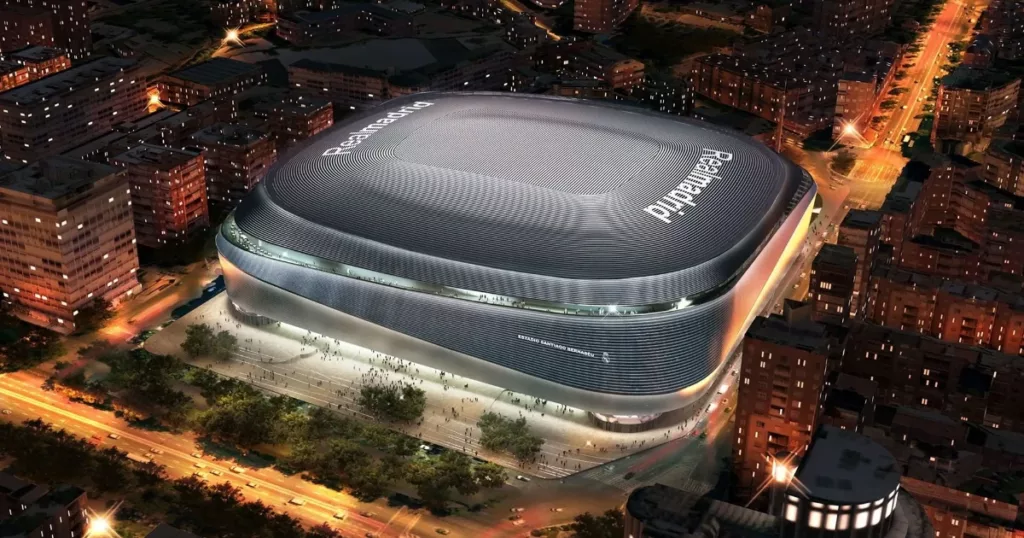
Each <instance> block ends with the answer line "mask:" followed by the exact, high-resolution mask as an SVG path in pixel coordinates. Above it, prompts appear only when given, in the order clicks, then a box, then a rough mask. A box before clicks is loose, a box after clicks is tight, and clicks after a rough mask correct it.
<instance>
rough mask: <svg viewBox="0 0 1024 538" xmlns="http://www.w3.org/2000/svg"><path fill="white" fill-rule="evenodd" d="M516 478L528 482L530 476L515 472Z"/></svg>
mask: <svg viewBox="0 0 1024 538" xmlns="http://www.w3.org/2000/svg"><path fill="white" fill-rule="evenodd" d="M516 480H522V481H523V482H529V481H530V477H528V476H523V475H521V474H517V475H516Z"/></svg>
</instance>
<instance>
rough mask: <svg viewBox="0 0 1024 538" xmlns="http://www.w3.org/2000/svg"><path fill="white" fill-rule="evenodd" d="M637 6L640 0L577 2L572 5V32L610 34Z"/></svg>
mask: <svg viewBox="0 0 1024 538" xmlns="http://www.w3.org/2000/svg"><path fill="white" fill-rule="evenodd" d="M639 5H640V0H577V1H576V2H575V4H574V5H573V14H572V27H573V30H576V31H578V32H587V33H591V34H607V33H612V32H613V31H615V28H616V27H618V26H619V25H620V24H622V23H623V21H625V20H626V19H627V18H628V17H629V16H630V14H632V13H633V10H635V9H636V8H637V6H639Z"/></svg>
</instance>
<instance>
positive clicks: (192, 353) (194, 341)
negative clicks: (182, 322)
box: [181, 323, 214, 359]
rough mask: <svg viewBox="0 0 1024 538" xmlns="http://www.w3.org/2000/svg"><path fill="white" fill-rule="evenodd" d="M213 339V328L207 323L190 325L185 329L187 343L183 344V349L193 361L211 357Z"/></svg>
mask: <svg viewBox="0 0 1024 538" xmlns="http://www.w3.org/2000/svg"><path fill="white" fill-rule="evenodd" d="M213 339H214V334H213V327H210V326H209V325H207V324H205V323H190V324H189V326H188V327H185V341H184V342H182V343H181V349H182V350H184V351H185V353H187V354H188V356H189V357H192V358H193V359H194V358H196V357H200V356H203V355H209V354H210V352H211V351H213Z"/></svg>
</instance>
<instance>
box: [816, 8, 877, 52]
mask: <svg viewBox="0 0 1024 538" xmlns="http://www.w3.org/2000/svg"><path fill="white" fill-rule="evenodd" d="M894 3H895V2H894V0H819V1H817V2H814V29H815V30H816V31H817V33H818V35H819V36H821V37H822V38H824V39H825V40H827V41H830V42H832V43H848V42H851V41H854V40H856V39H857V38H864V37H869V36H873V35H876V34H880V33H882V31H883V30H885V28H886V27H887V26H889V21H890V19H891V18H892V6H893V4H894Z"/></svg>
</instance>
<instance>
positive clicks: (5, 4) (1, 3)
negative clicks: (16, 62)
mask: <svg viewBox="0 0 1024 538" xmlns="http://www.w3.org/2000/svg"><path fill="white" fill-rule="evenodd" d="M0 21H2V22H0V52H7V51H11V50H17V49H20V48H22V47H24V46H26V45H39V46H43V47H53V48H56V49H60V50H62V51H64V52H65V53H67V55H68V56H69V57H71V59H73V60H79V59H82V58H85V57H87V56H89V54H91V53H92V32H91V31H90V27H89V3H88V2H87V1H86V0H0ZM8 24H12V25H17V26H19V27H20V28H19V29H15V28H14V27H13V26H8ZM26 24H28V25H31V26H32V27H33V28H32V29H31V31H27V30H29V28H28V27H26V26H25V25H26ZM32 32H35V33H32ZM19 35H20V36H21V40H22V41H23V42H17V44H16V45H12V46H10V47H9V48H7V45H6V44H5V39H4V38H8V39H10V38H11V36H15V39H18V38H17V36H19ZM10 43H15V42H14V41H10Z"/></svg>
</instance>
